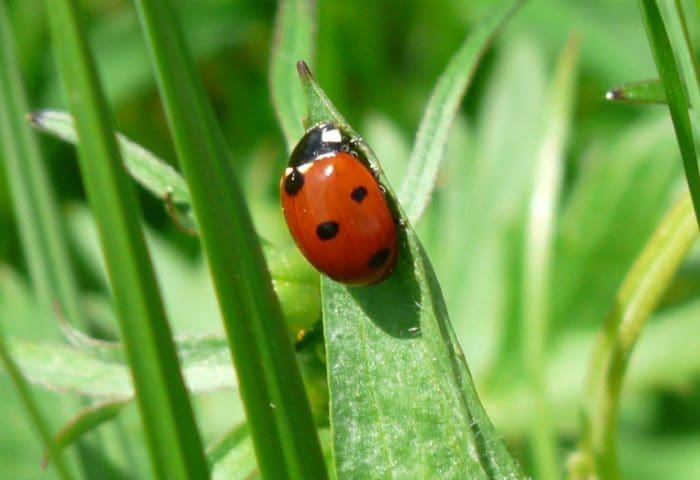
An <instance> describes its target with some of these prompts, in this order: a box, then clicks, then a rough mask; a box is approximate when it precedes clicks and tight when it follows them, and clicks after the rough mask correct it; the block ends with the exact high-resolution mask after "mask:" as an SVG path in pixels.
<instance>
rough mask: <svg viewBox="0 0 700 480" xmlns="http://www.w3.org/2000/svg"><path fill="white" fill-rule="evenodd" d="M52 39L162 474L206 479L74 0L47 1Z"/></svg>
mask: <svg viewBox="0 0 700 480" xmlns="http://www.w3.org/2000/svg"><path fill="white" fill-rule="evenodd" d="M47 5H48V12H49V20H50V24H51V37H52V39H53V47H54V49H55V50H54V51H55V55H56V59H57V63H58V71H59V75H60V78H61V82H62V85H63V87H64V90H65V94H66V99H67V101H68V103H69V105H70V107H71V109H72V113H73V115H74V116H75V121H76V130H77V132H78V137H79V138H80V144H79V148H78V152H79V159H80V169H81V173H82V175H83V180H84V184H85V189H86V191H87V196H88V199H89V203H90V205H91V206H92V208H93V212H94V215H95V218H96V221H97V224H98V228H99V232H100V240H101V244H102V250H103V252H104V255H105V258H106V260H107V264H108V267H109V273H110V279H111V285H112V289H113V291H114V297H115V303H116V306H117V311H118V313H119V315H118V318H119V322H120V327H121V335H122V338H123V341H124V344H125V347H126V352H127V356H128V358H129V364H130V367H131V371H132V374H133V379H134V384H135V386H136V391H137V400H138V403H139V407H140V412H141V420H142V422H143V426H144V431H145V434H146V439H147V444H148V446H149V449H150V455H151V460H152V466H153V468H154V472H155V474H156V476H157V477H158V478H168V479H186V478H187V479H199V478H207V476H208V472H207V466H206V462H205V459H204V452H203V447H202V444H201V440H200V437H199V432H198V430H197V426H196V425H195V421H194V415H193V412H192V408H191V405H190V403H189V399H188V397H187V392H186V390H185V385H184V381H183V379H182V375H181V373H180V371H179V369H178V360H177V355H176V352H175V347H174V345H173V342H172V339H171V333H170V328H169V325H168V323H167V320H166V318H165V313H164V310H163V305H162V302H161V299H160V293H159V291H158V286H157V285H156V280H155V275H154V272H153V268H152V265H151V261H150V257H149V254H148V251H147V249H146V244H145V240H144V237H143V232H142V231H141V228H140V225H139V218H140V215H139V211H138V207H137V202H136V197H135V192H134V190H133V188H132V186H131V185H130V183H129V180H128V177H127V176H126V173H125V172H124V170H123V163H122V160H121V158H120V155H119V151H118V149H117V145H116V142H115V138H114V133H113V130H112V129H111V122H110V120H109V114H108V108H107V105H106V103H105V100H104V95H103V93H102V90H101V87H100V84H99V81H98V78H97V73H96V69H95V64H94V60H93V59H92V57H91V54H90V51H89V48H88V45H87V42H86V39H85V32H84V27H83V25H82V23H81V22H80V12H79V8H78V6H77V3H76V2H75V1H74V0H48V2H47Z"/></svg>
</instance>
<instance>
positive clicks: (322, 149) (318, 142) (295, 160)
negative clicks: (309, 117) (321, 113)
mask: <svg viewBox="0 0 700 480" xmlns="http://www.w3.org/2000/svg"><path fill="white" fill-rule="evenodd" d="M349 150H350V138H349V137H348V136H347V135H345V133H343V132H342V131H341V130H340V129H339V128H338V127H337V126H336V125H335V124H333V123H319V124H318V125H315V126H313V127H312V128H310V129H309V130H308V131H307V132H306V133H305V134H304V136H303V137H301V140H299V143H297V146H296V147H294V151H292V155H291V156H290V157H289V166H290V167H298V166H300V165H303V164H305V163H309V162H313V161H314V160H317V159H318V158H319V157H323V156H325V155H327V154H332V153H337V152H340V151H349Z"/></svg>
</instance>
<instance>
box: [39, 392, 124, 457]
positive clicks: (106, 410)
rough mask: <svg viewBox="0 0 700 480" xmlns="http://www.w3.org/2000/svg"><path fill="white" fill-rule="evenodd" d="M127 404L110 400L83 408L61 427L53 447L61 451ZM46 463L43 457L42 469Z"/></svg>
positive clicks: (109, 418) (111, 417)
mask: <svg viewBox="0 0 700 480" xmlns="http://www.w3.org/2000/svg"><path fill="white" fill-rule="evenodd" d="M129 403H130V402H129V401H126V400H110V401H107V402H103V403H98V404H95V405H90V406H89V407H86V408H83V409H82V410H80V411H79V412H78V413H77V414H75V415H74V416H73V418H72V419H70V420H69V421H68V423H66V424H65V425H64V426H63V427H61V430H59V432H58V433H57V434H56V436H55V437H54V440H53V441H54V445H55V446H56V448H57V449H58V450H59V451H61V450H63V449H64V448H66V447H68V446H70V444H72V443H73V442H75V441H76V440H77V439H79V438H80V437H81V436H82V435H83V434H85V433H87V432H89V431H90V430H92V429H94V428H97V427H98V426H100V425H101V424H103V423H104V422H106V421H109V420H111V419H113V418H114V417H116V416H117V415H118V414H119V412H121V410H122V408H124V407H125V406H126V405H128V404H129ZM48 461H49V457H48V456H47V455H44V459H43V460H42V464H43V465H44V467H45V466H46V465H47V463H48Z"/></svg>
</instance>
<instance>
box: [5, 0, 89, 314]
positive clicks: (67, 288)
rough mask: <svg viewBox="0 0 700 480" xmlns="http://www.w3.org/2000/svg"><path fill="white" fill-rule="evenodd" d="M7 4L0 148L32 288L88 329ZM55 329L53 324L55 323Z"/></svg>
mask: <svg viewBox="0 0 700 480" xmlns="http://www.w3.org/2000/svg"><path fill="white" fill-rule="evenodd" d="M10 33H11V30H10V25H9V22H8V20H7V16H6V14H5V7H4V6H2V7H0V106H1V107H0V138H1V141H0V149H2V156H3V159H4V161H5V165H6V171H7V175H8V180H9V187H10V190H11V193H12V198H13V202H14V208H15V212H16V215H15V218H16V221H17V223H18V226H19V229H20V235H21V238H22V246H23V250H24V255H25V257H26V261H27V264H28V267H29V272H30V275H31V278H32V284H33V287H34V289H35V291H36V293H37V295H38V297H39V300H40V301H41V302H42V304H43V305H44V307H45V308H47V309H48V310H52V309H54V308H56V306H58V308H60V310H61V312H62V314H63V315H64V316H65V317H66V318H67V319H68V320H69V321H70V322H71V323H72V324H73V325H76V326H79V327H83V328H84V327H85V319H84V317H83V314H82V312H81V310H80V307H79V302H78V293H77V288H76V285H75V280H74V278H73V272H72V271H71V267H70V262H69V259H68V253H67V248H66V245H65V243H66V242H65V238H64V233H63V231H62V226H61V224H60V218H61V216H60V215H59V211H58V208H57V203H56V200H55V199H54V194H53V189H52V188H51V184H50V183H49V180H48V176H47V172H46V169H45V167H44V163H43V160H42V157H41V152H40V150H39V146H38V143H37V141H36V138H35V137H34V136H33V134H32V132H31V130H30V129H28V128H27V125H26V123H25V121H24V118H25V115H26V114H27V112H28V111H29V107H28V102H27V98H26V94H25V92H24V89H23V86H22V80H21V78H20V72H19V68H18V63H17V59H16V58H15V55H14V51H13V50H14V48H13V47H14V41H13V39H12V37H11V35H10ZM52 327H53V325H52Z"/></svg>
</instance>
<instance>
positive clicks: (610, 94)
mask: <svg viewBox="0 0 700 480" xmlns="http://www.w3.org/2000/svg"><path fill="white" fill-rule="evenodd" d="M624 98H625V96H624V95H623V93H622V90H621V89H619V88H613V89H612V90H608V91H607V92H605V99H606V100H607V101H609V102H613V101H616V100H624Z"/></svg>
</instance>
